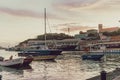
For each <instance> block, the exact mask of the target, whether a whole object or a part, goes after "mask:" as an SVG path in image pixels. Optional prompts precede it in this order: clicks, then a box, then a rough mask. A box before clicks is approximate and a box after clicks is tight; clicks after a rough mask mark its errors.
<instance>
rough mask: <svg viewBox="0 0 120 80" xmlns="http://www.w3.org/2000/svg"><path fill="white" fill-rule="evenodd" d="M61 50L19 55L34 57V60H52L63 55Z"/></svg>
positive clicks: (29, 52)
mask: <svg viewBox="0 0 120 80" xmlns="http://www.w3.org/2000/svg"><path fill="white" fill-rule="evenodd" d="M61 52H62V51H61V50H40V51H28V52H21V53H18V56H25V57H27V56H32V57H33V60H52V59H55V58H56V57H57V56H58V55H61Z"/></svg>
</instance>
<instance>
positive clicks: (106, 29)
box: [98, 24, 120, 33]
mask: <svg viewBox="0 0 120 80" xmlns="http://www.w3.org/2000/svg"><path fill="white" fill-rule="evenodd" d="M98 29H99V33H103V32H113V31H117V30H119V29H120V28H119V27H111V28H103V24H98Z"/></svg>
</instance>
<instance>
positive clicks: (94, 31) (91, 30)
mask: <svg viewBox="0 0 120 80" xmlns="http://www.w3.org/2000/svg"><path fill="white" fill-rule="evenodd" d="M96 33H98V30H96V29H90V30H87V34H96Z"/></svg>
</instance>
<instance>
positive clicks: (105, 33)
mask: <svg viewBox="0 0 120 80" xmlns="http://www.w3.org/2000/svg"><path fill="white" fill-rule="evenodd" d="M103 35H105V36H118V35H120V29H119V30H118V31H113V32H103Z"/></svg>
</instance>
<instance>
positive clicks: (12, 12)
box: [0, 7, 62, 19]
mask: <svg viewBox="0 0 120 80" xmlns="http://www.w3.org/2000/svg"><path fill="white" fill-rule="evenodd" d="M0 13H5V14H9V15H12V16H20V17H33V18H43V17H44V14H43V12H42V13H40V12H34V11H31V10H15V9H11V8H4V7H0ZM47 16H48V17H49V18H51V19H62V18H61V17H58V16H57V15H54V14H51V13H47Z"/></svg>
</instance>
